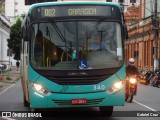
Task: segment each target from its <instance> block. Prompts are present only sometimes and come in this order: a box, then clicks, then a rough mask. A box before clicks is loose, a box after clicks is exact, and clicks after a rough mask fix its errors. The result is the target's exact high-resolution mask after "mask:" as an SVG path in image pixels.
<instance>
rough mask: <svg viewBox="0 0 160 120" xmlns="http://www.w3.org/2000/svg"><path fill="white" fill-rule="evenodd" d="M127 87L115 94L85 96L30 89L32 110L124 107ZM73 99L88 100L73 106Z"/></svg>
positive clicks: (103, 93) (100, 93)
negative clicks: (48, 92) (40, 91)
mask: <svg viewBox="0 0 160 120" xmlns="http://www.w3.org/2000/svg"><path fill="white" fill-rule="evenodd" d="M124 93H125V87H123V88H122V89H121V90H120V91H119V92H117V93H115V94H108V93H107V92H96V93H85V94H84V93H83V94H79V93H78V94H61V93H50V94H42V93H39V92H36V91H35V90H34V89H32V88H31V89H30V107H31V108H64V107H99V106H123V105H124V104H125V94H124ZM73 99H86V100H87V102H86V103H85V104H72V103H71V101H72V100H73Z"/></svg>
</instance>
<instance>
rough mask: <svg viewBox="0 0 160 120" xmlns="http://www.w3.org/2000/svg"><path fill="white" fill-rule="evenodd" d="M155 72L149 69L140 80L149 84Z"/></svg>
mask: <svg viewBox="0 0 160 120" xmlns="http://www.w3.org/2000/svg"><path fill="white" fill-rule="evenodd" d="M153 76H154V72H153V71H147V72H146V73H145V74H144V75H143V78H142V79H141V80H140V83H142V84H145V85H149V83H150V80H151V79H152V78H153Z"/></svg>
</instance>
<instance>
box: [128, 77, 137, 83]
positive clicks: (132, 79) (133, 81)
mask: <svg viewBox="0 0 160 120" xmlns="http://www.w3.org/2000/svg"><path fill="white" fill-rule="evenodd" d="M129 82H130V83H132V84H135V83H136V82H137V80H136V78H130V79H129Z"/></svg>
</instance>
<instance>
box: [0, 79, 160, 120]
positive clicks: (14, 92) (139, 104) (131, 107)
mask: <svg viewBox="0 0 160 120" xmlns="http://www.w3.org/2000/svg"><path fill="white" fill-rule="evenodd" d="M159 90H160V89H158V88H156V87H151V86H145V85H141V84H139V85H138V93H137V96H135V97H134V101H133V102H132V103H128V102H126V104H125V106H116V107H114V112H113V115H112V117H110V118H109V119H110V120H124V119H125V120H128V119H133V120H137V119H138V120H139V119H140V120H141V119H144V117H141V116H140V115H141V113H146V114H151V115H154V116H156V115H158V116H160V106H159V105H160V97H159V96H160V92H159ZM63 110H64V109H63ZM65 110H66V111H67V114H71V115H70V116H67V117H65V115H66V114H64V112H62V114H59V113H60V112H57V115H56V116H55V117H54V116H52V117H54V118H56V119H58V120H62V119H64V118H65V119H87V120H88V119H100V120H106V119H108V118H106V117H101V116H100V115H99V111H98V108H74V109H68V108H67V109H65ZM65 110H64V111H65ZM74 110H75V111H74ZM0 111H1V112H3V111H11V112H14V111H18V112H22V111H23V112H26V111H27V112H29V108H26V107H24V106H23V96H22V88H21V82H20V81H18V82H17V83H16V84H13V85H12V86H10V87H9V88H7V89H5V90H4V91H2V92H1V93H0ZM46 111H47V110H46ZM48 111H50V110H48ZM68 111H70V112H68ZM135 111H136V112H135ZM77 112H78V114H77ZM72 115H73V116H72ZM130 115H131V116H130ZM45 117H46V116H45ZM0 119H2V120H5V119H6V120H7V119H8V118H2V117H0ZM13 119H22V118H18V117H17V118H10V119H9V120H13ZM23 119H28V118H23ZM30 119H31V120H35V119H36V118H30ZM42 119H43V116H42ZM145 119H146V120H150V119H152V120H158V119H159V117H151V116H150V117H145Z"/></svg>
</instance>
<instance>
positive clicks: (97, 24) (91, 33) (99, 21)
mask: <svg viewBox="0 0 160 120" xmlns="http://www.w3.org/2000/svg"><path fill="white" fill-rule="evenodd" d="M104 19H105V17H101V18H100V19H99V20H98V22H97V23H96V25H95V26H94V28H93V30H92V31H91V32H90V33H89V35H88V37H87V38H88V39H90V38H91V37H92V35H93V33H94V32H95V31H96V30H97V28H98V26H99V25H100V24H101V23H102V22H103V21H104Z"/></svg>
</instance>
